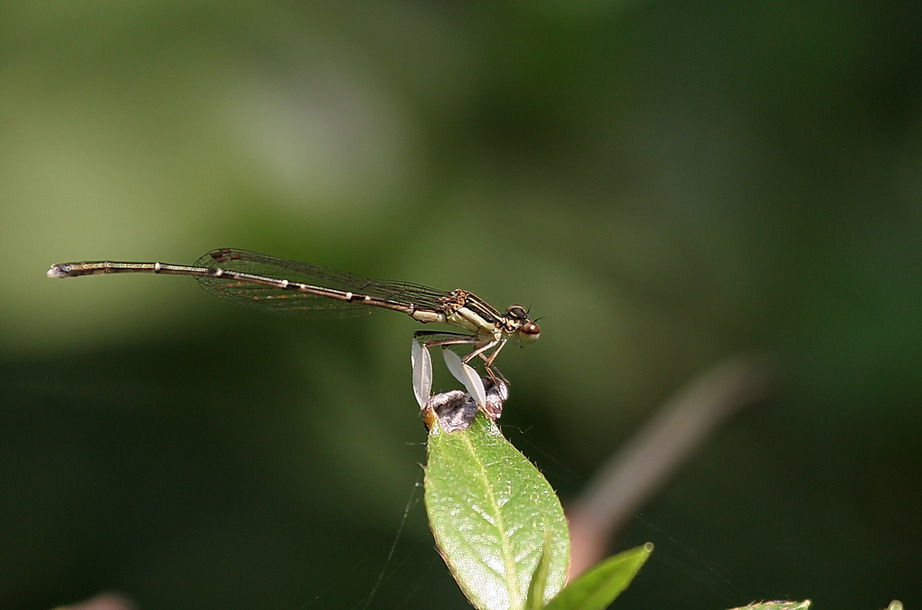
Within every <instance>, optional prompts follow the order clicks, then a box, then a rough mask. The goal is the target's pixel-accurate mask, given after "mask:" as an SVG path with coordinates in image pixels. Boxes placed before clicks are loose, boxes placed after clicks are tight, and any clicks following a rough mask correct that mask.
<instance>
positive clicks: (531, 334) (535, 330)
mask: <svg viewBox="0 0 922 610" xmlns="http://www.w3.org/2000/svg"><path fill="white" fill-rule="evenodd" d="M540 336H541V328H540V327H539V326H538V325H537V324H535V323H534V322H528V323H526V324H523V325H522V328H520V329H519V340H520V341H521V342H522V343H534V342H535V341H537V340H538V337H540Z"/></svg>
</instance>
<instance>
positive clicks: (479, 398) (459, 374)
mask: <svg viewBox="0 0 922 610" xmlns="http://www.w3.org/2000/svg"><path fill="white" fill-rule="evenodd" d="M442 357H443V358H445V366H447V367H448V370H449V371H451V374H452V375H454V377H455V379H457V380H458V381H460V382H461V384H462V385H463V386H464V387H465V389H466V390H467V393H468V394H470V395H471V396H473V397H474V402H476V403H477V406H478V407H480V408H484V407H485V406H486V404H487V392H486V390H485V389H484V387H483V381H482V380H481V379H480V375H478V374H477V371H475V370H474V367H472V366H469V365H467V364H465V363H464V362H463V361H462V360H461V357H460V356H459V355H458V354H456V353H454V352H453V351H451V350H450V349H446V348H442Z"/></svg>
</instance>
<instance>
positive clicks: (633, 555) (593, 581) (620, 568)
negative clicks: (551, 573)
mask: <svg viewBox="0 0 922 610" xmlns="http://www.w3.org/2000/svg"><path fill="white" fill-rule="evenodd" d="M652 552H653V545H652V544H651V543H649V542H648V543H647V544H645V545H643V546H639V547H637V548H634V549H631V550H629V551H624V552H623V553H618V554H617V555H615V556H614V557H609V558H608V559H606V560H605V561H603V562H601V563H598V564H596V565H595V566H593V567H592V568H590V569H589V570H588V571H586V572H585V573H584V574H582V575H581V576H580V577H579V578H577V579H576V580H574V581H573V582H571V583H570V584H569V585H567V588H566V589H564V590H563V591H561V592H560V595H558V596H557V597H555V598H554V599H553V600H551V603H549V604H548V605H547V606H546V608H547V610H604V609H605V608H607V607H608V606H609V604H611V603H612V601H614V599H615V598H616V597H618V596H619V595H620V594H621V592H622V591H624V590H625V589H627V586H628V585H629V584H631V581H632V580H633V579H634V576H635V575H636V574H637V571H638V570H640V567H641V566H642V565H643V564H644V562H645V561H646V560H647V558H648V557H649V556H650V553H652Z"/></svg>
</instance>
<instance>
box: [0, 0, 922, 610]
mask: <svg viewBox="0 0 922 610" xmlns="http://www.w3.org/2000/svg"><path fill="white" fill-rule="evenodd" d="M920 32H922V17H920V9H919V5H918V3H911V2H904V3H900V2H877V1H872V0H844V1H842V0H838V1H835V2H833V1H831V0H826V1H823V0H821V1H819V2H810V3H801V2H792V1H781V2H752V3H737V2H727V1H724V2H720V1H711V2H700V3H694V4H689V3H683V2H647V3H644V2H627V3H603V2H597V1H596V2H591V1H590V2H583V3H564V2H535V3H526V2H505V3H495V4H492V5H490V4H471V5H456V4H452V3H438V2H408V3H399V2H393V3H390V2H383V3H367V2H344V3H335V4H332V3H330V4H327V3H299V2H285V1H270V2H261V3H257V2H246V1H243V2H208V1H193V2H176V1H171V0H166V1H161V2H124V3H115V4H108V3H96V2H81V1H77V2H52V1H43V0H39V1H38V2H30V3H12V2H7V3H4V5H3V7H2V9H0V83H2V85H0V206H2V207H0V244H2V245H0V249H2V252H3V259H4V263H3V274H4V282H3V285H4V289H3V290H2V291H0V309H2V314H3V315H2V318H0V417H2V420H0V487H2V489H3V490H4V491H3V494H2V496H3V499H2V500H0V558H2V564H0V566H2V567H0V608H4V609H18V608H23V609H33V608H49V607H51V606H53V605H55V604H61V603H65V602H72V601H76V600H79V599H82V598H85V597H88V596H91V595H93V594H94V593H96V592H99V591H103V590H117V591H121V592H123V593H125V594H127V595H128V596H130V597H132V598H133V599H134V600H136V601H137V602H138V603H139V604H140V606H141V608H142V609H144V610H152V609H158V608H303V607H313V608H362V607H366V606H365V605H364V604H365V603H366V602H367V604H368V605H367V607H369V608H435V607H437V608H464V607H466V603H465V601H464V599H463V598H462V597H461V595H460V593H458V591H457V589H456V587H455V586H454V585H453V583H452V581H451V580H450V577H449V576H448V574H447V571H446V569H445V568H444V566H443V564H442V562H441V559H440V558H439V557H438V555H437V553H436V551H435V550H434V549H433V543H432V540H431V536H430V534H429V532H428V530H427V527H426V523H425V518H424V513H423V510H422V504H421V501H420V492H419V490H418V489H417V488H416V484H417V483H418V482H419V480H420V468H419V463H421V462H422V461H423V460H424V455H425V448H424V441H425V432H424V429H423V426H422V424H421V422H420V420H419V417H418V414H417V408H416V404H415V401H414V400H413V395H412V392H411V388H410V378H409V377H410V375H409V373H410V370H409V358H408V356H409V345H410V333H411V332H412V330H413V329H414V328H416V327H415V326H414V324H413V323H412V321H411V320H409V319H408V318H406V317H404V316H399V315H396V314H388V313H384V314H381V315H377V316H368V317H363V318H359V319H355V320H345V321H343V320H301V319H294V318H286V317H275V316H271V315H266V314H262V313H259V312H253V311H248V310H245V309H242V308H235V307H232V306H230V305H227V304H224V303H221V302H219V301H217V300H215V299H212V298H210V297H209V296H208V295H206V294H205V293H204V292H202V291H201V290H199V289H198V288H197V287H196V285H195V282H193V281H191V280H189V279H187V278H167V277H150V276H135V277H130V276H121V277H93V278H81V279H75V280H67V281H52V280H48V279H46V278H45V277H44V272H45V270H46V269H47V267H48V265H49V264H51V263H53V262H63V261H69V260H87V259H90V260H93V259H103V258H112V259H117V260H118V259H121V260H161V261H168V262H176V263H190V262H192V261H193V260H195V259H196V258H197V257H198V256H199V255H201V254H202V253H204V252H205V251H207V250H208V249H211V248H215V247H222V246H234V247H241V248H247V249H252V250H257V251H262V252H267V253H271V254H275V255H278V256H285V257H288V258H294V259H299V260H304V261H309V262H315V263H319V264H322V265H326V266H330V267H333V268H338V269H344V270H350V271H353V272H355V273H360V274H363V275H369V276H372V277H382V278H391V279H405V280H410V281H417V282H421V283H426V284H429V285H433V286H437V287H440V288H446V289H451V288H455V287H466V288H470V289H472V290H475V291H477V292H478V293H479V294H480V295H481V296H483V297H485V298H487V299H488V300H490V301H491V302H493V303H494V304H496V305H497V306H499V307H505V306H506V305H508V304H509V303H512V302H522V303H523V304H525V305H526V306H530V307H531V308H532V312H533V313H534V314H535V315H537V316H541V317H542V320H541V325H542V330H543V333H542V338H541V341H540V342H539V343H538V344H536V345H534V346H532V347H530V348H528V349H526V350H518V349H517V348H515V347H509V348H507V350H506V352H504V354H503V358H502V368H503V371H504V373H505V374H506V375H507V376H508V377H509V378H510V379H511V380H513V384H514V385H513V388H512V398H511V399H510V401H509V402H508V403H507V405H506V414H505V415H504V419H503V422H504V424H505V427H504V429H505V431H506V433H507V434H508V435H509V436H510V437H511V439H512V440H513V442H514V443H515V444H516V445H518V446H519V448H520V449H522V450H523V451H524V452H525V453H526V454H527V455H529V456H530V457H531V458H532V459H533V460H535V461H536V463H537V464H538V465H539V466H540V467H541V468H542V469H543V470H544V471H545V473H546V474H547V476H548V478H549V480H550V481H551V483H552V484H553V485H554V486H555V487H556V488H557V489H559V490H560V493H561V495H562V497H563V498H564V500H567V499H572V498H575V497H577V495H578V494H579V493H580V491H581V489H582V488H583V487H584V486H585V484H586V482H587V480H588V478H589V477H590V476H591V475H592V473H593V471H594V470H595V468H596V467H598V465H599V464H600V463H601V462H602V461H603V460H604V459H605V458H606V457H607V456H609V455H610V454H611V453H612V452H613V451H615V450H617V448H618V447H620V446H622V445H623V443H624V442H625V441H626V440H627V439H629V438H630V437H631V435H632V434H633V433H634V432H635V431H636V430H637V429H639V427H641V426H642V425H643V423H644V422H645V421H646V420H647V419H648V418H649V417H650V415H651V413H652V412H653V410H654V409H655V408H656V407H657V405H659V404H661V402H662V401H663V400H665V399H666V398H667V397H669V396H670V394H671V393H672V392H674V391H675V390H676V389H677V388H679V387H680V386H682V385H683V384H685V383H686V382H688V380H690V379H693V378H695V377H696V376H698V375H700V374H701V373H702V372H703V371H705V370H707V369H708V368H709V367H711V366H713V365H714V364H716V363H718V362H720V361H721V360H723V359H725V358H726V357H728V356H730V355H732V354H734V353H737V352H739V351H741V350H749V349H759V350H764V351H767V352H769V353H770V354H772V355H773V356H774V357H775V358H776V361H777V362H778V364H779V366H780V371H781V382H780V385H779V388H778V391H777V393H776V395H775V398H774V400H772V401H771V403H770V404H767V405H765V406H764V407H762V408H761V409H758V410H755V411H752V412H750V413H749V414H747V415H746V416H744V417H740V418H738V419H736V420H735V421H733V422H732V423H731V424H730V425H729V426H727V427H726V428H724V429H723V430H721V431H720V432H719V433H718V434H717V435H716V436H715V437H714V438H713V440H712V441H711V442H710V443H709V444H708V445H707V447H705V448H704V449H703V450H702V451H700V452H699V453H697V454H696V455H695V456H694V457H693V458H692V459H691V460H689V461H688V463H687V464H685V465H684V466H683V468H682V469H681V470H680V473H679V475H678V476H677V477H675V478H674V479H672V480H671V481H670V482H669V484H668V486H666V487H664V488H663V489H662V490H661V491H660V493H659V494H658V495H657V496H656V498H655V499H654V500H653V501H652V502H651V503H650V504H649V505H648V506H646V507H643V508H642V509H641V511H640V513H639V515H638V517H639V518H638V519H636V520H635V522H634V524H633V525H632V526H631V528H630V529H629V530H628V531H627V532H625V533H624V534H623V535H622V537H621V538H620V539H619V540H618V542H617V547H615V548H613V549H612V551H613V552H614V551H615V550H619V549H623V548H626V547H627V546H629V545H632V544H635V543H639V542H642V541H646V540H652V541H653V542H655V543H657V550H656V552H655V553H654V555H653V557H652V559H651V561H650V562H649V563H648V564H647V567H646V568H644V570H643V571H642V572H641V575H640V577H639V579H638V580H637V581H636V582H635V584H634V585H633V586H632V588H631V589H630V590H629V591H628V593H627V594H626V595H625V597H624V598H623V603H622V604H621V605H620V606H619V607H625V608H630V607H634V608H670V607H671V608H675V607H682V608H689V609H691V608H694V609H698V608H700V609H715V608H725V607H729V606H733V605H741V604H743V603H746V602H749V601H752V600H759V599H777V598H795V599H800V598H805V597H810V598H812V599H813V600H814V602H815V604H816V607H817V608H820V609H837V610H841V609H844V608H855V609H859V608H860V609H865V610H869V609H873V608H881V607H884V606H885V605H886V603H887V602H888V601H889V600H890V599H891V598H901V599H902V600H903V601H904V602H906V603H907V607H913V605H915V606H916V607H918V606H919V605H920V604H922V587H920V586H919V584H918V580H919V577H918V565H919V561H920V555H919V549H920V548H922V519H920V512H922V511H920V508H922V486H920V484H919V482H920V480H922V459H920V458H922V455H920V451H919V449H918V443H919V433H920V431H922V413H920V406H922V381H920V372H919V365H920V362H922V316H920V302H922V281H920V271H922V248H920V236H922V205H920V202H922V95H920V94H922V35H920ZM439 364H440V363H439ZM439 384H441V386H443V387H448V386H449V385H451V382H450V380H447V379H444V378H441V381H440V382H439ZM439 384H437V385H439ZM407 509H408V510H407ZM404 516H405V523H404ZM401 524H403V525H401ZM395 540H396V541H397V544H396V546H395V547H392V544H393V542H394V541H395ZM392 550H393V553H392V555H389V553H390V552H391V551H392Z"/></svg>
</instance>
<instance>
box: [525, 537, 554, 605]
mask: <svg viewBox="0 0 922 610" xmlns="http://www.w3.org/2000/svg"><path fill="white" fill-rule="evenodd" d="M552 553H553V550H552V549H551V538H550V536H545V537H544V549H543V550H542V551H541V559H540V560H538V565H537V566H536V567H535V571H534V573H533V574H532V575H531V582H530V583H529V584H528V598H527V599H526V600H525V609H526V610H541V609H542V608H544V601H545V600H546V599H547V597H546V592H547V574H548V571H549V570H550V568H551V555H552Z"/></svg>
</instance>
